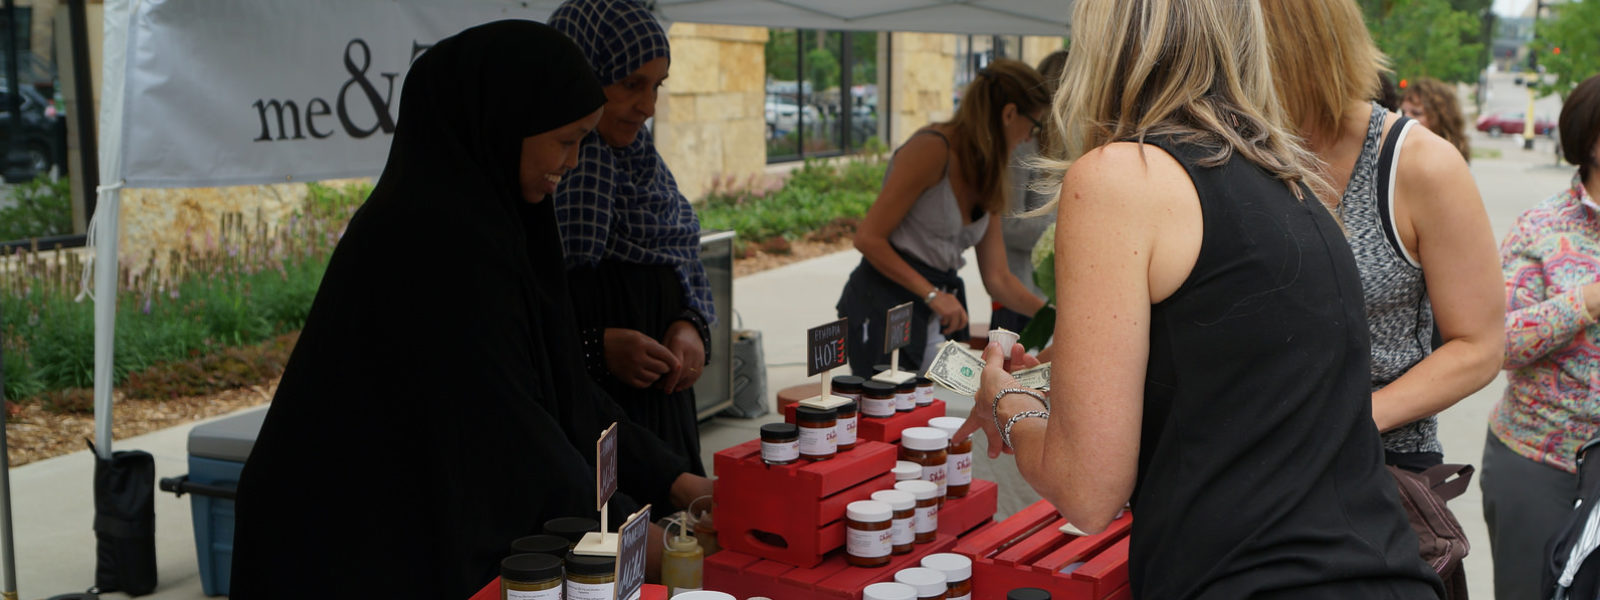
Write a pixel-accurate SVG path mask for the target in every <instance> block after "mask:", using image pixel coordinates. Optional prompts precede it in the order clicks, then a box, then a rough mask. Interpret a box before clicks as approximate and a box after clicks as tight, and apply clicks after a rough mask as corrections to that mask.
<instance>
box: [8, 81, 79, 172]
mask: <svg viewBox="0 0 1600 600" xmlns="http://www.w3.org/2000/svg"><path fill="white" fill-rule="evenodd" d="M21 100H22V107H21V108H22V124H21V126H14V125H13V123H12V122H11V112H10V109H9V107H10V104H9V103H10V102H11V93H10V90H9V89H7V88H5V87H0V143H9V142H10V141H11V140H12V137H13V136H15V137H16V138H17V139H16V142H17V144H18V147H19V149H21V150H22V151H23V152H25V153H26V154H27V155H28V162H29V163H30V164H31V165H32V166H33V171H34V173H36V174H41V175H42V174H46V173H49V172H50V168H51V167H54V166H56V165H57V164H58V163H59V164H60V165H61V168H62V170H63V171H65V170H66V164H65V162H64V161H62V160H61V158H62V157H63V156H65V152H66V148H65V147H64V144H65V140H66V133H65V132H66V127H67V124H66V115H65V114H62V113H63V111H59V110H57V108H56V106H55V102H54V101H52V100H51V99H49V98H46V97H45V96H44V94H42V93H40V92H39V90H37V89H35V88H34V87H33V86H22V94H21ZM4 150H5V147H4V146H0V152H3V151H4Z"/></svg>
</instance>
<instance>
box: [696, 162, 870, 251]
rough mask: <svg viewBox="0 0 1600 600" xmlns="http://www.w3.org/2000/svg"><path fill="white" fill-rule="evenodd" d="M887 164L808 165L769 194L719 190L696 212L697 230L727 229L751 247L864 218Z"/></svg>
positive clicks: (746, 189)
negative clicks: (755, 244)
mask: <svg viewBox="0 0 1600 600" xmlns="http://www.w3.org/2000/svg"><path fill="white" fill-rule="evenodd" d="M887 168H888V164H887V163H886V162H885V161H884V160H883V159H882V156H881V152H874V153H873V154H871V155H867V156H864V157H858V158H855V159H852V160H850V161H848V162H845V163H844V164H842V165H834V164H830V163H828V162H824V161H819V160H807V161H805V163H804V164H803V165H801V167H800V168H799V169H795V171H794V172H793V173H791V174H790V175H789V179H788V180H787V181H785V182H784V184H783V187H781V188H778V189H777V190H773V191H770V192H769V191H766V190H761V189H751V186H749V185H747V186H746V187H744V188H742V189H740V188H735V187H734V186H722V187H719V188H718V189H714V190H713V192H712V193H711V194H710V195H708V196H707V197H706V199H705V204H704V205H703V206H702V207H700V209H699V214H700V226H701V227H702V228H705V229H731V230H735V231H738V232H739V236H740V237H741V238H743V239H745V240H749V241H751V242H756V243H758V244H759V243H762V242H765V241H767V240H769V239H771V238H775V237H782V238H784V239H786V240H794V239H798V238H802V237H805V236H806V235H808V234H810V233H812V232H815V231H818V230H820V229H823V228H825V227H827V226H828V225H830V224H834V223H836V222H838V221H839V220H840V219H846V220H856V219H860V218H861V217H863V216H865V215H866V214H867V209H868V208H871V207H872V202H873V200H876V199H877V197H878V188H879V187H880V186H881V185H882V184H883V176H884V173H885V171H886V169H887Z"/></svg>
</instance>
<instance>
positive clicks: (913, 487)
mask: <svg viewBox="0 0 1600 600" xmlns="http://www.w3.org/2000/svg"><path fill="white" fill-rule="evenodd" d="M894 489H897V490H900V491H902V492H906V493H908V494H911V497H912V498H916V499H917V508H916V512H915V513H913V514H912V517H911V529H912V531H913V532H915V533H916V543H918V544H927V543H930V542H932V541H934V540H935V539H938V537H939V500H940V499H942V498H943V497H944V496H943V495H942V494H940V493H939V486H937V485H934V483H933V482H931V481H923V480H921V479H917V480H914V481H902V482H900V483H896V484H894Z"/></svg>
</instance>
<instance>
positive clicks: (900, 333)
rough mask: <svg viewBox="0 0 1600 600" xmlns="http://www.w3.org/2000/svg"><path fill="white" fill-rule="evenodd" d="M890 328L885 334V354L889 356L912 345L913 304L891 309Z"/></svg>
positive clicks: (908, 303) (885, 330)
mask: <svg viewBox="0 0 1600 600" xmlns="http://www.w3.org/2000/svg"><path fill="white" fill-rule="evenodd" d="M886 321H888V323H889V326H888V327H887V328H886V329H884V332H883V353H884V354H888V353H890V352H894V351H895V350H899V349H901V348H904V347H906V345H907V344H910V343H911V303H910V302H907V303H905V304H901V305H900V306H896V307H894V308H891V309H889V318H888V319H886Z"/></svg>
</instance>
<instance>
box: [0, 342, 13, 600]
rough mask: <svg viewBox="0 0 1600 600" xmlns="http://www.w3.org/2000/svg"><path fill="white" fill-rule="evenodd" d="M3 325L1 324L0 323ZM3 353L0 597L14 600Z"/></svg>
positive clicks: (2, 360) (0, 356) (0, 355)
mask: <svg viewBox="0 0 1600 600" xmlns="http://www.w3.org/2000/svg"><path fill="white" fill-rule="evenodd" d="M0 325H3V324H0ZM5 367H6V354H5V349H4V348H3V347H0V553H3V557H4V559H5V562H4V572H5V577H6V580H5V586H4V587H0V597H3V598H5V600H17V551H16V546H15V544H13V543H12V542H13V539H12V538H13V537H15V534H14V533H13V532H12V529H11V456H10V446H9V445H8V444H7V442H6V422H7V421H9V420H10V416H9V415H8V414H7V412H8V411H6V368H5Z"/></svg>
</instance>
